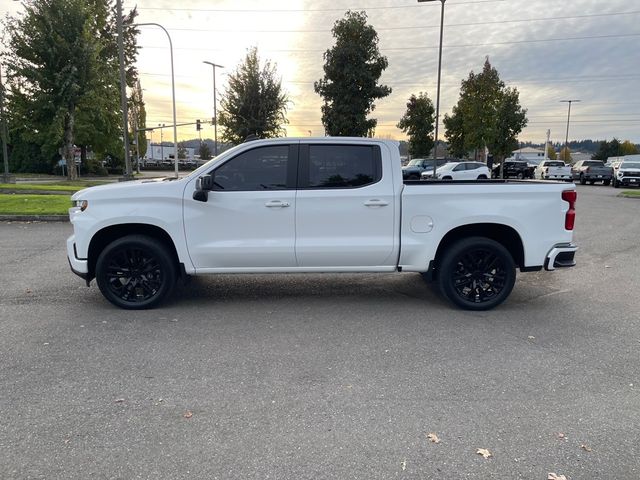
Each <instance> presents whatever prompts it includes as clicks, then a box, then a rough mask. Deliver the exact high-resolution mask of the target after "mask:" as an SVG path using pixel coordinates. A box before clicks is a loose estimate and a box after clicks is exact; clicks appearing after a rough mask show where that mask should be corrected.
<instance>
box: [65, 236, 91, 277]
mask: <svg viewBox="0 0 640 480" xmlns="http://www.w3.org/2000/svg"><path fill="white" fill-rule="evenodd" d="M67 260H69V267H71V271H72V272H73V273H75V274H76V275H78V276H79V277H80V278H82V279H84V280H87V279H88V278H89V262H88V261H87V259H86V258H78V254H77V252H76V236H75V235H71V236H70V237H69V238H67Z"/></svg>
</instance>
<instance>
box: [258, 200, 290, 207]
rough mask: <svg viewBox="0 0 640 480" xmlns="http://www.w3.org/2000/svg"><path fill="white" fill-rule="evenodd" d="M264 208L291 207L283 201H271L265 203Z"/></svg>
mask: <svg viewBox="0 0 640 480" xmlns="http://www.w3.org/2000/svg"><path fill="white" fill-rule="evenodd" d="M264 206H265V207H269V208H285V207H288V206H289V202H283V201H282V200H270V201H268V202H267V203H265V204H264Z"/></svg>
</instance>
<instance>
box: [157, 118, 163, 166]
mask: <svg viewBox="0 0 640 480" xmlns="http://www.w3.org/2000/svg"><path fill="white" fill-rule="evenodd" d="M158 127H159V128H160V165H162V163H163V162H164V144H163V143H162V130H163V129H164V123H163V124H162V125H160V124H158Z"/></svg>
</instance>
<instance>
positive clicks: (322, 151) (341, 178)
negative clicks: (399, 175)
mask: <svg viewBox="0 0 640 480" xmlns="http://www.w3.org/2000/svg"><path fill="white" fill-rule="evenodd" d="M300 148H301V156H302V165H301V168H300V188H356V187H364V186H366V185H371V184H373V183H376V182H378V181H379V180H380V178H381V177H382V159H381V156H380V148H379V147H378V146H375V145H373V146H370V145H306V146H304V145H302V146H301V147H300ZM305 151H306V153H305Z"/></svg>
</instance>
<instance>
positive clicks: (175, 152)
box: [134, 22, 178, 178]
mask: <svg viewBox="0 0 640 480" xmlns="http://www.w3.org/2000/svg"><path fill="white" fill-rule="evenodd" d="M134 25H135V26H136V27H149V26H153V27H160V28H161V29H162V30H163V31H164V33H166V34H167V38H168V39H169V54H170V56H171V97H172V103H173V160H174V162H175V174H176V178H178V127H177V123H178V122H177V121H176V78H175V74H174V70H173V43H172V42H171V35H169V32H168V31H167V29H166V28H164V27H163V26H162V25H160V24H159V23H153V22H147V23H136V24H134ZM160 134H162V130H160Z"/></svg>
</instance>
